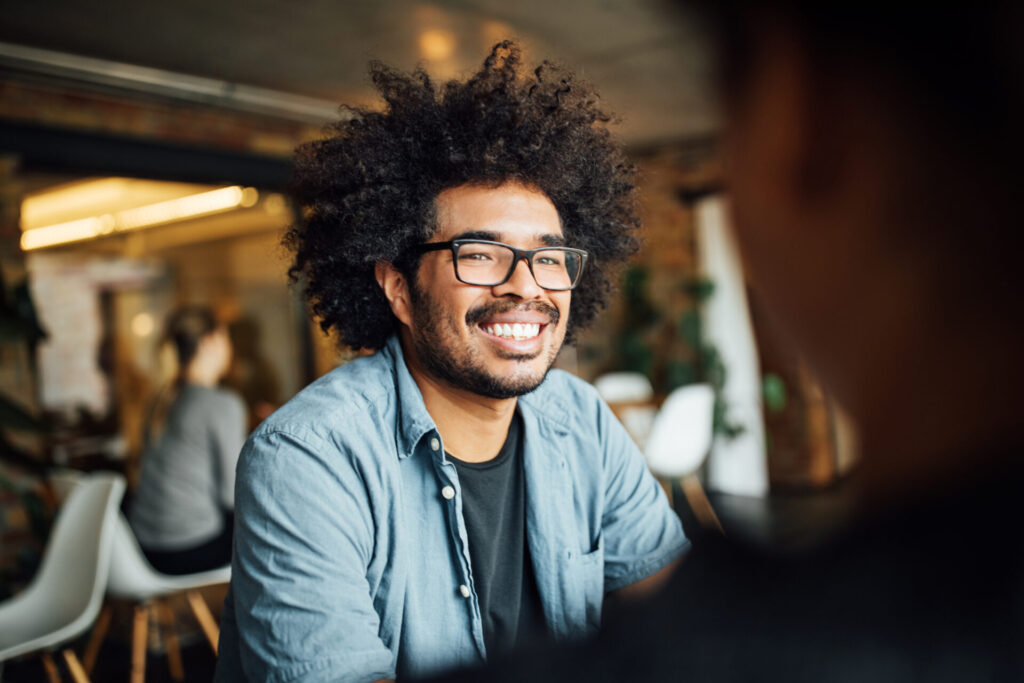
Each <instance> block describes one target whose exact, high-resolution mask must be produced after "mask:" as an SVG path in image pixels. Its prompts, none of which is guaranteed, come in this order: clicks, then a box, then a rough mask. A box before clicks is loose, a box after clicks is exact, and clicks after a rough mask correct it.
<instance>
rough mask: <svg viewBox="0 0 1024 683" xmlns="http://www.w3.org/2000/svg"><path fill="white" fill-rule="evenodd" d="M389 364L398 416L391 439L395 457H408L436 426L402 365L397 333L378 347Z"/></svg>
mask: <svg viewBox="0 0 1024 683" xmlns="http://www.w3.org/2000/svg"><path fill="white" fill-rule="evenodd" d="M381 352H382V353H384V354H385V355H386V356H388V360H389V362H390V363H391V365H392V369H393V371H394V373H395V390H396V393H397V394H398V419H397V420H396V421H395V441H396V443H397V444H398V458H399V459H400V460H402V459H405V458H408V457H409V456H411V455H413V454H414V453H415V452H416V447H417V446H418V445H419V443H420V441H421V440H422V439H423V437H424V436H426V435H427V434H428V433H435V434H436V433H437V425H435V424H434V420H433V418H431V417H430V413H428V412H427V406H426V405H425V404H424V403H423V394H421V393H420V388H419V387H418V386H417V385H416V380H414V379H413V378H412V374H411V373H410V372H409V368H408V367H407V366H406V365H405V354H404V353H402V344H401V342H399V340H398V335H397V334H394V335H391V337H389V338H388V340H387V342H386V343H385V344H384V348H383V349H382V350H381Z"/></svg>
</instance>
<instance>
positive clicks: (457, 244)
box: [414, 239, 590, 292]
mask: <svg viewBox="0 0 1024 683" xmlns="http://www.w3.org/2000/svg"><path fill="white" fill-rule="evenodd" d="M464 244H491V245H494V246H498V247H505V248H506V249H510V250H511V251H512V265H511V266H509V269H508V273H506V274H505V277H504V278H503V279H502V280H500V281H498V282H494V283H491V284H480V283H477V282H466V281H465V280H463V279H462V277H460V276H459V266H458V263H459V249H460V248H461V247H462V246H463V245H464ZM444 249H451V252H452V268H453V269H454V270H455V279H456V280H458V281H459V282H461V283H462V284H465V285H472V286H474V287H497V286H499V285H503V284H505V283H506V282H508V281H509V280H511V279H512V275H513V273H515V272H516V266H518V265H519V262H520V261H523V260H525V261H526V267H527V268H529V269H530V276H531V277H532V278H533V281H534V282H535V283H536V284H537V286H538V287H540V288H541V289H544V290H547V291H549V292H569V291H572V290H574V289H576V285H578V284H579V283H580V280H581V279H583V271H584V270H585V269H586V267H587V259H588V258H590V253H589V252H587V251H586V250H584V249H576V248H575V247H565V246H561V245H558V246H548V247H537V248H536V249H517V248H516V247H513V246H512V245H511V244H505V243H504V242H495V241H493V240H482V239H457V240H449V241H448V242H427V243H425V244H420V245H417V246H416V247H414V250H415V251H417V252H420V253H425V252H428V251H442V250H444ZM550 249H560V250H562V251H568V252H571V253H574V254H576V255H577V256H579V257H580V272H579V273H578V274H577V275H576V279H575V280H573V283H572V284H571V285H570V286H569V287H566V288H552V287H545V286H544V285H542V284H541V283H540V282H537V275H536V274H535V273H534V272H533V256H534V254H536V253H538V252H541V251H548V250H550Z"/></svg>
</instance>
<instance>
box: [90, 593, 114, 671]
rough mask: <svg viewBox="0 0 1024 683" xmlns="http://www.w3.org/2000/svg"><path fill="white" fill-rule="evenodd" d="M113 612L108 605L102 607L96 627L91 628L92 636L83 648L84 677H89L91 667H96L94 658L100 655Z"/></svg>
mask: <svg viewBox="0 0 1024 683" xmlns="http://www.w3.org/2000/svg"><path fill="white" fill-rule="evenodd" d="M113 612H114V609H113V607H111V606H110V605H109V604H107V605H104V606H103V610H102V611H101V612H100V616H99V618H98V619H97V620H96V625H95V626H93V627H92V634H91V635H90V636H89V643H88V645H86V646H85V654H84V655H83V657H82V665H83V667H84V670H85V673H86V675H91V674H92V669H93V667H94V666H96V657H97V656H98V655H99V653H100V647H102V646H103V639H104V638H106V637H107V630H108V629H109V628H110V618H111V615H112V614H113Z"/></svg>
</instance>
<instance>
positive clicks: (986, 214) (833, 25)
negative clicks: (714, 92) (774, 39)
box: [678, 0, 1024, 308]
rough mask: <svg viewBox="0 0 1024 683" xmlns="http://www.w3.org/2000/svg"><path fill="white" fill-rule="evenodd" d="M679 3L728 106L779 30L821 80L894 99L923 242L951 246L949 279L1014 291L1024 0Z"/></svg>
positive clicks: (1022, 146) (989, 291) (1023, 242)
mask: <svg viewBox="0 0 1024 683" xmlns="http://www.w3.org/2000/svg"><path fill="white" fill-rule="evenodd" d="M678 6H679V7H681V8H683V9H684V10H689V13H688V14H687V17H688V18H690V19H697V20H698V21H701V27H702V29H703V30H704V31H705V33H706V34H707V35H708V36H709V37H710V38H711V45H712V47H713V50H714V52H715V53H716V54H715V56H716V63H717V65H718V71H719V74H718V76H719V78H718V83H719V85H720V87H721V89H722V94H723V96H724V99H725V101H726V103H727V104H731V105H733V106H742V101H741V100H742V97H743V94H744V93H745V92H749V86H750V79H751V78H752V74H753V71H754V69H755V68H756V66H757V63H756V61H755V57H754V55H755V54H756V48H757V45H758V41H759V40H761V39H763V38H764V37H765V36H766V35H768V34H770V33H771V32H772V31H773V30H775V31H778V30H779V29H782V30H784V31H786V32H787V33H788V35H789V36H790V37H791V38H792V40H794V41H795V42H796V43H798V44H799V48H800V49H801V50H803V51H805V52H806V53H807V54H808V55H809V57H810V58H809V59H808V60H807V61H808V63H809V64H810V65H811V68H812V69H815V70H816V71H817V73H818V74H819V75H820V76H821V78H820V79H819V80H820V81H822V82H825V81H828V80H830V79H832V80H838V79H840V78H841V79H844V80H839V81H838V82H839V83H840V85H839V86H837V87H846V85H847V84H848V83H850V82H855V83H856V84H857V86H858V90H859V91H860V92H865V93H867V92H870V93H872V96H873V97H874V98H876V99H877V100H878V101H880V102H884V103H885V105H886V107H887V108H888V110H889V111H890V112H891V115H892V120H893V121H898V122H899V126H900V130H901V133H902V139H903V140H904V141H905V144H906V149H907V152H906V157H907V158H908V159H909V160H910V161H911V162H912V163H911V164H908V168H909V172H908V173H907V174H906V181H905V184H906V186H907V188H909V189H910V193H909V194H910V196H907V197H906V202H905V205H906V206H907V207H910V209H911V210H914V211H916V213H917V214H918V215H923V216H926V219H925V220H920V221H916V224H915V225H914V226H913V227H909V226H911V223H910V222H907V223H906V225H908V230H906V233H907V236H908V237H909V238H910V239H911V240H913V242H912V243H913V245H915V246H916V247H917V248H919V249H927V250H929V251H930V252H936V253H938V252H941V253H942V254H943V256H942V258H943V259H944V260H945V261H946V262H947V263H948V265H949V275H950V277H949V278H948V282H949V283H950V285H951V286H952V287H953V288H959V290H960V292H961V293H965V292H970V294H969V295H968V298H970V297H976V296H977V294H978V293H979V292H983V293H984V296H985V297H986V298H987V299H991V298H992V297H993V296H1001V295H1002V293H1007V294H1011V296H1016V285H1015V284H1013V283H1017V282H1020V280H1021V269H1020V267H1019V265H1018V263H1017V261H1018V256H1017V254H1019V253H1020V250H1021V248H1022V247H1024V231H1021V230H1020V229H1019V228H1018V226H1017V222H1018V221H1017V218H1016V217H1017V214H1018V212H1019V211H1020V208H1019V207H1020V201H1019V196H1020V192H1021V190H1020V188H1021V186H1022V183H1024V166H1022V164H1021V163H1020V159H1021V156H1022V155H1024V128H1022V127H1021V125H1020V121H1021V120H1022V118H1024V41H1022V40H1021V37H1022V35H1024V6H1021V5H1020V3H1005V2H995V3H977V2H975V3H953V4H950V3H937V4H931V5H928V7H927V8H925V9H922V8H921V7H920V6H917V5H912V4H907V5H901V4H900V3H875V2H863V1H854V0H837V1H836V2H824V3H823V2H812V1H810V0H768V1H766V2H753V1H752V0H689V1H686V0H683V1H681V2H679V3H678ZM850 115H851V116H855V115H856V114H855V113H851V114H850ZM915 228H917V229H916V231H915ZM965 271H971V277H970V278H969V279H965V278H963V277H962V274H963V272H965ZM954 273H960V274H961V277H959V278H958V277H957V276H956V275H954ZM957 282H959V283H960V284H955V283H957ZM962 285H969V286H970V288H969V289H968V288H965V287H964V286H962ZM952 294H955V292H954V293H951V295H952ZM1017 308H1019V306H1017Z"/></svg>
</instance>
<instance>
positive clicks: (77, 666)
mask: <svg viewBox="0 0 1024 683" xmlns="http://www.w3.org/2000/svg"><path fill="white" fill-rule="evenodd" d="M61 654H63V655H64V663H65V664H67V665H68V671H70V672H71V678H73V679H75V683H89V677H88V676H87V675H86V674H85V669H83V668H82V663H81V662H79V661H78V656H77V655H76V654H75V651H74V650H64V652H62V653H61Z"/></svg>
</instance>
